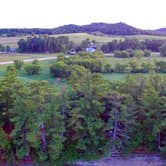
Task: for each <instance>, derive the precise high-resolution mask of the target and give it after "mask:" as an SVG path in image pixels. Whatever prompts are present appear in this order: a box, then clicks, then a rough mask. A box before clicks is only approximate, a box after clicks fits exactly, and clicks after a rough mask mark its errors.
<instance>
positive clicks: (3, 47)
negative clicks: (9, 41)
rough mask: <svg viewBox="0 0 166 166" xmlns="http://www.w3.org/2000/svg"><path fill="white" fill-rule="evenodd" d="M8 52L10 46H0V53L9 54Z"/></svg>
mask: <svg viewBox="0 0 166 166" xmlns="http://www.w3.org/2000/svg"><path fill="white" fill-rule="evenodd" d="M9 51H10V46H4V45H2V44H0V52H9Z"/></svg>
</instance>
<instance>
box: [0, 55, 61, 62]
mask: <svg viewBox="0 0 166 166" xmlns="http://www.w3.org/2000/svg"><path fill="white" fill-rule="evenodd" d="M60 54H63V53H55V54H18V53H16V54H0V62H7V61H13V60H16V59H17V60H25V59H33V58H44V57H54V56H58V55H60Z"/></svg>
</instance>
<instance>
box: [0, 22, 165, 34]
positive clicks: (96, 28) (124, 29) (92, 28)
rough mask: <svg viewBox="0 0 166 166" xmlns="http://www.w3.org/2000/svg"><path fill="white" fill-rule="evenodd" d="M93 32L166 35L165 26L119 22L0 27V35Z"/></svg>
mask: <svg viewBox="0 0 166 166" xmlns="http://www.w3.org/2000/svg"><path fill="white" fill-rule="evenodd" d="M85 32H86V33H93V34H106V35H122V36H127V35H166V28H161V29H158V30H142V29H138V28H135V27H133V26H130V25H128V24H126V23H123V22H119V23H115V24H108V23H91V24H88V25H82V26H80V25H74V24H69V25H64V26H59V27H57V28H53V29H42V28H32V29H28V28H24V29H0V36H17V35H25V34H49V35H51V34H67V33H85Z"/></svg>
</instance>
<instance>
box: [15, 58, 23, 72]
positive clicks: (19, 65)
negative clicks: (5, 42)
mask: <svg viewBox="0 0 166 166" xmlns="http://www.w3.org/2000/svg"><path fill="white" fill-rule="evenodd" d="M14 66H15V68H16V69H17V70H20V69H21V68H22V66H23V61H21V60H14Z"/></svg>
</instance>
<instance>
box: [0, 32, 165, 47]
mask: <svg viewBox="0 0 166 166" xmlns="http://www.w3.org/2000/svg"><path fill="white" fill-rule="evenodd" d="M51 36H53V37H58V36H68V37H69V39H70V40H71V41H73V42H74V43H81V41H82V40H85V39H87V38H89V39H90V40H95V41H96V42H98V43H100V44H102V43H107V42H110V41H112V40H115V39H116V40H124V39H125V38H136V39H138V40H145V39H154V40H157V39H161V40H166V36H153V35H132V36H109V35H93V34H87V33H69V34H59V35H51ZM27 37H29V36H28V35H27V36H17V37H0V44H3V45H5V46H7V45H9V46H10V47H14V48H16V47H17V46H18V45H17V42H18V41H19V40H20V39H26V38H27Z"/></svg>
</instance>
